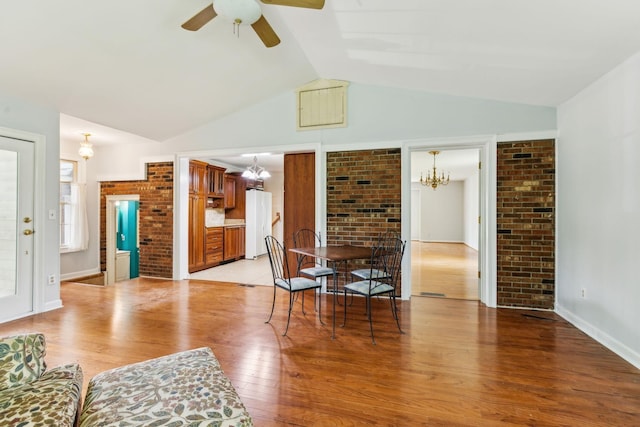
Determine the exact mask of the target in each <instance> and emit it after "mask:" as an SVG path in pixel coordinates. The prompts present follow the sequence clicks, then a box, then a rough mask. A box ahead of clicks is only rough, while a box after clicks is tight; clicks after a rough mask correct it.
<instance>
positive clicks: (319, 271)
mask: <svg viewBox="0 0 640 427" xmlns="http://www.w3.org/2000/svg"><path fill="white" fill-rule="evenodd" d="M293 246H294V247H296V248H315V247H320V246H322V235H321V234H320V232H318V233H316V232H315V231H313V230H310V229H308V228H303V229H301V230H298V231H296V232H295V233H294V235H293ZM297 261H298V272H297V273H296V274H297V275H299V276H304V277H309V278H311V279H313V280H316V279H318V278H320V279H322V278H323V277H329V276H331V277H333V278H334V279H335V276H334V273H335V270H334V269H333V268H331V267H328V266H326V265H323V264H322V263H321V262H320V261H319V260H318V259H317V258H312V257H309V256H307V255H302V254H298V258H297ZM325 280H326V279H325ZM335 285H336V284H335V283H334V284H333V289H334V292H335V291H336V288H335Z"/></svg>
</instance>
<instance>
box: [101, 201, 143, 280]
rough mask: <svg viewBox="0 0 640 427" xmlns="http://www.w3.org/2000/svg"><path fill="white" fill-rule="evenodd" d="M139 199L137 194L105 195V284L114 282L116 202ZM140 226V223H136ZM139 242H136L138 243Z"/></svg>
mask: <svg viewBox="0 0 640 427" xmlns="http://www.w3.org/2000/svg"><path fill="white" fill-rule="evenodd" d="M122 201H137V202H139V201H140V195H139V194H123V195H111V196H107V200H106V202H107V204H106V207H105V220H106V233H107V235H106V236H105V238H106V240H107V251H106V255H105V256H106V257H107V259H106V261H107V270H106V271H105V275H106V277H105V284H107V285H113V284H114V283H115V282H116V247H117V246H116V202H122ZM138 227H140V224H138ZM139 244H140V242H138V245H139Z"/></svg>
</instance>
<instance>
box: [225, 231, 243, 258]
mask: <svg viewBox="0 0 640 427" xmlns="http://www.w3.org/2000/svg"><path fill="white" fill-rule="evenodd" d="M244 253H245V226H244V225H237V226H226V227H224V260H225V261H229V260H237V259H240V258H242V257H243V256H244Z"/></svg>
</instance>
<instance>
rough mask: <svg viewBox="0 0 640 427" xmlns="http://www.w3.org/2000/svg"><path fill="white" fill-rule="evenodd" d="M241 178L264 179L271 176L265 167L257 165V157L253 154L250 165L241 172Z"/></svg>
mask: <svg viewBox="0 0 640 427" xmlns="http://www.w3.org/2000/svg"><path fill="white" fill-rule="evenodd" d="M242 177H243V178H248V179H253V180H257V179H266V178H269V177H271V174H270V173H269V172H267V171H266V170H265V168H263V167H260V166H258V157H257V156H253V164H252V165H251V166H247V169H245V171H244V172H242Z"/></svg>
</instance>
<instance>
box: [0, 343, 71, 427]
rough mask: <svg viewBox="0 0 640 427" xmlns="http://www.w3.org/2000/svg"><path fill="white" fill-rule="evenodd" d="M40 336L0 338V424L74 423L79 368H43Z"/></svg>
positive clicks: (60, 424) (49, 424)
mask: <svg viewBox="0 0 640 427" xmlns="http://www.w3.org/2000/svg"><path fill="white" fill-rule="evenodd" d="M45 354H46V344H45V339H44V335H42V334H40V333H31V334H25V335H16V336H11V337H5V338H0V425H1V426H20V427H28V426H44V425H47V426H57V427H58V426H59V427H64V426H74V425H77V421H78V415H79V412H80V411H79V409H80V395H81V392H82V369H81V368H80V366H79V365H78V364H70V365H64V366H59V367H56V368H53V369H50V370H47V365H46V363H45V360H44V357H45Z"/></svg>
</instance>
